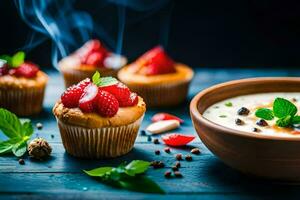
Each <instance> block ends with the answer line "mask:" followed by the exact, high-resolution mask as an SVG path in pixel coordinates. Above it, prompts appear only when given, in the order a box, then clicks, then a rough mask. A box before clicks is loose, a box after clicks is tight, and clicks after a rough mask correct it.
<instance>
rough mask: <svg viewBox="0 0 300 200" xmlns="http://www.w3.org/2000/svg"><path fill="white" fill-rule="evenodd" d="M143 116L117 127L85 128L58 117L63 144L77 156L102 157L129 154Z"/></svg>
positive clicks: (69, 151)
mask: <svg viewBox="0 0 300 200" xmlns="http://www.w3.org/2000/svg"><path fill="white" fill-rule="evenodd" d="M142 120H143V116H142V117H141V118H140V119H138V120H137V121H135V122H133V123H131V124H128V125H124V126H116V127H103V128H84V127H80V126H73V125H68V124H66V123H64V122H62V121H61V120H59V119H57V123H58V127H59V130H60V134H61V138H62V142H63V145H64V147H65V149H66V151H67V152H68V153H69V154H70V155H72V156H75V157H80V158H89V159H101V158H114V157H118V156H121V155H124V154H127V153H128V152H129V151H130V150H131V149H132V148H133V145H134V142H135V139H136V137H137V134H138V130H139V128H140V124H141V122H142Z"/></svg>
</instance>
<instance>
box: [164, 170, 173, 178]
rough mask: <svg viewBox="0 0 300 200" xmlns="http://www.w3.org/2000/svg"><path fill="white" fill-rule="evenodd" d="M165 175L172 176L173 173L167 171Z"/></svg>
mask: <svg viewBox="0 0 300 200" xmlns="http://www.w3.org/2000/svg"><path fill="white" fill-rule="evenodd" d="M164 175H165V177H166V178H170V177H171V175H172V172H170V171H166V172H165V174H164Z"/></svg>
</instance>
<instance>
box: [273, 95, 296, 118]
mask: <svg viewBox="0 0 300 200" xmlns="http://www.w3.org/2000/svg"><path fill="white" fill-rule="evenodd" d="M273 112H274V115H275V116H276V117H278V118H283V117H286V116H288V115H290V116H294V115H295V114H296V113H297V107H296V106H295V105H294V104H293V103H291V102H290V101H288V100H286V99H284V98H276V99H275V101H274V104H273Z"/></svg>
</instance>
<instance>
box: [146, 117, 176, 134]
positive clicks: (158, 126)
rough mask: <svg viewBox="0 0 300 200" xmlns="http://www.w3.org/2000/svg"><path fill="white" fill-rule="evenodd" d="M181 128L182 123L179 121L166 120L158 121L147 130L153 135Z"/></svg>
mask: <svg viewBox="0 0 300 200" xmlns="http://www.w3.org/2000/svg"><path fill="white" fill-rule="evenodd" d="M179 126H180V122H179V121H178V120H164V121H158V122H154V123H152V124H150V125H149V126H148V127H147V128H146V130H147V131H149V132H150V133H153V134H159V133H163V132H166V131H170V130H173V129H176V128H178V127H179Z"/></svg>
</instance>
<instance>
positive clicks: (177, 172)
mask: <svg viewBox="0 0 300 200" xmlns="http://www.w3.org/2000/svg"><path fill="white" fill-rule="evenodd" d="M174 175H175V176H176V177H178V178H181V177H182V174H181V173H180V172H179V171H175V172H174Z"/></svg>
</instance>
